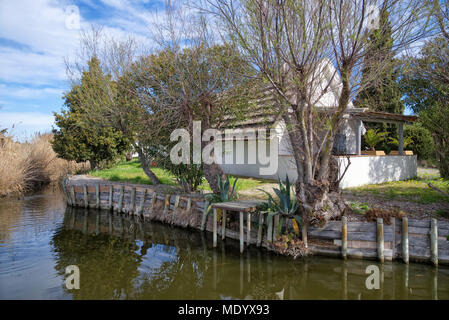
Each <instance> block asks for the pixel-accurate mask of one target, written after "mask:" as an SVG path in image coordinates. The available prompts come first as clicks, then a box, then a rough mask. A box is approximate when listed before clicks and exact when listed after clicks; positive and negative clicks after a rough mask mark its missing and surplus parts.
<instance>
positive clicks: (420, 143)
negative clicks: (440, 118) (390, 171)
mask: <svg viewBox="0 0 449 320" xmlns="http://www.w3.org/2000/svg"><path fill="white" fill-rule="evenodd" d="M405 141H409V143H408V144H407V145H406V144H405ZM404 148H407V150H412V151H413V154H416V155H417V156H418V159H419V160H428V159H434V158H435V147H434V144H433V139H432V135H431V133H430V132H429V130H427V129H426V128H425V127H424V126H423V125H422V123H421V122H416V123H414V124H412V125H408V126H405V127H404Z"/></svg>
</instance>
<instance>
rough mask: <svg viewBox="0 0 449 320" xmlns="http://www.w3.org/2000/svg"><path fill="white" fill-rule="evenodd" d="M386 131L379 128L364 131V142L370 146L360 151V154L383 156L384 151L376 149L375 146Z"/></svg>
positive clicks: (382, 138) (381, 139)
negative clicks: (368, 148)
mask: <svg viewBox="0 0 449 320" xmlns="http://www.w3.org/2000/svg"><path fill="white" fill-rule="evenodd" d="M387 134H388V132H379V129H369V130H368V131H366V133H365V142H366V144H367V145H368V146H369V147H370V150H367V151H362V154H365V155H370V156H384V155H385V152H384V151H382V150H376V149H375V147H376V146H377V145H378V144H379V143H380V142H382V141H383V140H384V138H385V136H386V135H387Z"/></svg>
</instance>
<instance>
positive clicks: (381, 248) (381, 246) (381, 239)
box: [377, 218, 384, 263]
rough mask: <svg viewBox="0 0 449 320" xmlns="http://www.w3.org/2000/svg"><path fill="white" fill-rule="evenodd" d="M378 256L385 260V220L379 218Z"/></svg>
mask: <svg viewBox="0 0 449 320" xmlns="http://www.w3.org/2000/svg"><path fill="white" fill-rule="evenodd" d="M377 257H378V258H379V261H380V262H381V263H383V262H384V220H383V219H382V218H377Z"/></svg>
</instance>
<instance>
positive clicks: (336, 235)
mask: <svg viewBox="0 0 449 320" xmlns="http://www.w3.org/2000/svg"><path fill="white" fill-rule="evenodd" d="M307 235H308V236H309V237H310V238H317V239H330V240H333V239H341V231H332V230H329V231H321V230H320V229H316V228H313V227H309V228H308V230H307ZM351 236H352V233H350V234H348V239H350V237H351ZM357 240H358V239H357Z"/></svg>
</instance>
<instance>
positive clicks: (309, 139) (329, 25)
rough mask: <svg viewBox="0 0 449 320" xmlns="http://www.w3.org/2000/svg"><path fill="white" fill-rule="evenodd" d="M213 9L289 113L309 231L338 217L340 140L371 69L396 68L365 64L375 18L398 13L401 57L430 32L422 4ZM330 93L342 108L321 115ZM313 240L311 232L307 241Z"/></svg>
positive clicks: (256, 3)
mask: <svg viewBox="0 0 449 320" xmlns="http://www.w3.org/2000/svg"><path fill="white" fill-rule="evenodd" d="M207 4H208V5H209V6H208V7H207V10H208V11H209V12H212V13H213V14H215V15H216V16H217V17H219V18H220V19H221V21H222V23H223V28H225V29H227V30H228V33H229V39H230V40H232V41H234V43H236V44H237V45H238V46H239V48H240V49H241V51H242V53H243V54H245V55H246V57H247V58H248V59H249V60H250V61H251V62H252V64H254V65H255V66H256V68H257V69H258V70H260V72H261V73H262V74H263V77H264V78H265V80H266V82H268V83H269V84H270V87H271V92H272V93H273V95H274V97H275V100H276V103H275V104H274V105H273V106H272V107H273V108H275V109H276V111H277V112H279V113H280V114H282V117H283V120H284V121H285V123H286V125H287V130H288V134H289V137H290V141H291V146H292V149H293V154H294V159H295V165H296V170H297V174H298V178H297V182H296V196H297V199H298V201H299V202H300V207H301V209H302V212H303V221H304V224H303V225H304V226H306V225H307V223H320V222H325V221H327V220H329V219H333V218H337V217H338V216H340V215H341V214H342V212H344V210H345V204H344V201H343V199H342V197H341V192H340V189H339V188H338V183H335V182H336V181H337V180H338V175H337V174H336V170H337V168H336V166H335V161H334V160H333V158H332V155H331V150H332V147H333V143H334V138H335V135H336V133H337V131H338V129H339V128H340V126H341V123H342V121H343V116H344V114H345V112H346V111H347V109H348V106H349V105H350V102H351V100H352V99H353V98H354V97H355V95H356V94H357V92H358V90H360V89H361V85H360V77H361V69H362V67H363V64H367V63H376V64H377V67H378V68H382V64H383V63H388V61H378V59H375V60H376V61H375V62H374V61H373V62H370V61H368V60H367V59H365V56H366V52H367V50H366V48H367V45H368V41H367V39H368V34H369V29H370V28H371V27H373V22H374V27H375V18H376V17H375V15H373V12H372V11H376V10H374V9H376V8H384V9H385V8H387V9H388V10H389V11H390V13H391V21H390V22H391V26H392V34H393V35H392V36H393V40H394V47H395V49H397V50H398V49H400V48H404V47H405V46H407V45H409V44H410V43H412V42H413V41H415V40H416V39H418V38H419V37H420V36H421V33H422V30H421V29H420V28H417V23H418V22H419V21H420V20H419V17H420V16H419V8H420V7H421V6H420V4H419V2H418V1H394V0H385V1H368V0H367V1H352V0H330V1H328V0H310V1H293V0H276V1H275V0H242V1H233V0H230V1H225V0H209V1H207ZM373 20H374V21H373ZM370 69H371V70H376V68H370ZM371 76H372V78H375V75H374V74H373V75H371ZM367 78H368V79H369V77H367V75H366V74H365V79H367ZM364 85H369V81H365V83H364ZM328 91H330V92H332V93H333V94H334V95H335V101H336V103H335V105H334V106H331V107H332V108H326V112H319V111H320V109H319V108H317V107H316V105H317V103H318V101H319V100H320V99H321V97H323V96H324V95H325V94H326V93H327V92H328ZM306 236H307V234H306V229H305V228H303V239H304V240H305V242H307V241H306Z"/></svg>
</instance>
